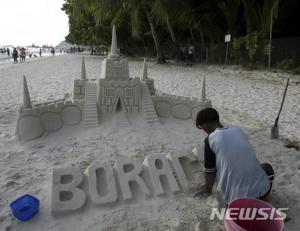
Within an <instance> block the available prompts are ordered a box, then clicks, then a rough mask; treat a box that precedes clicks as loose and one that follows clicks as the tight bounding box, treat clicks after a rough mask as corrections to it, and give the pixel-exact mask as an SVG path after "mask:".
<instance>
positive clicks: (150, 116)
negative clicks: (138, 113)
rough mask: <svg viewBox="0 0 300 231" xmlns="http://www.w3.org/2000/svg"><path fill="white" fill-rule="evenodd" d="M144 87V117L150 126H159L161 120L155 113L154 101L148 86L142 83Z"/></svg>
mask: <svg viewBox="0 0 300 231" xmlns="http://www.w3.org/2000/svg"><path fill="white" fill-rule="evenodd" d="M141 86H142V108H143V109H142V110H143V116H144V118H145V119H146V122H147V123H148V124H159V119H158V116H157V113H156V111H155V108H154V105H153V101H152V98H151V95H150V91H149V89H148V86H147V84H146V83H145V82H144V83H143V82H142V83H141Z"/></svg>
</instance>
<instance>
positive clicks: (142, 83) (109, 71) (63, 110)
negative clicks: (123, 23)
mask: <svg viewBox="0 0 300 231" xmlns="http://www.w3.org/2000/svg"><path fill="white" fill-rule="evenodd" d="M210 106H211V102H210V101H209V100H207V99H206V95H205V78H203V82H202V89H201V94H200V96H199V99H198V98H187V97H180V96H175V95H168V94H164V93H161V92H159V91H157V90H155V87H154V80H153V79H149V78H148V76H147V64H146V60H144V66H143V74H142V77H141V78H138V77H135V78H131V77H130V76H129V66H128V60H127V59H125V58H121V57H120V54H119V50H118V49H117V37H116V30H115V27H114V26H113V30H112V43H111V52H110V53H109V54H108V57H107V58H105V59H104V60H103V61H102V69H101V75H100V78H99V79H88V78H87V74H86V68H85V61H84V58H83V59H82V68H81V79H77V80H74V88H73V94H66V96H65V97H64V98H63V99H61V100H57V101H53V102H46V103H41V104H35V105H33V104H32V102H31V99H30V94H29V91H28V87H27V82H26V78H25V76H24V78H23V105H22V107H20V108H18V111H17V125H16V135H17V137H18V139H19V140H21V141H29V140H33V139H37V138H39V137H41V136H43V135H44V134H47V133H50V132H56V131H58V130H60V129H63V127H65V126H82V127H85V128H94V127H98V126H101V124H102V123H105V122H108V121H109V120H112V119H113V121H111V122H112V123H113V124H114V125H116V126H117V127H123V126H130V124H131V123H133V122H135V120H136V118H137V117H139V118H142V121H144V123H145V124H150V125H154V124H158V125H159V124H160V118H168V117H174V118H177V119H180V120H188V119H195V116H196V114H197V112H198V111H199V110H201V109H203V108H206V107H210Z"/></svg>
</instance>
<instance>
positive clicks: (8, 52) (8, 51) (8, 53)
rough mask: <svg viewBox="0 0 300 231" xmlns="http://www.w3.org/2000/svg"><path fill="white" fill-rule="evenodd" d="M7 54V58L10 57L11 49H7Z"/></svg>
mask: <svg viewBox="0 0 300 231" xmlns="http://www.w3.org/2000/svg"><path fill="white" fill-rule="evenodd" d="M6 53H7V56H9V55H10V50H9V48H7V50H6Z"/></svg>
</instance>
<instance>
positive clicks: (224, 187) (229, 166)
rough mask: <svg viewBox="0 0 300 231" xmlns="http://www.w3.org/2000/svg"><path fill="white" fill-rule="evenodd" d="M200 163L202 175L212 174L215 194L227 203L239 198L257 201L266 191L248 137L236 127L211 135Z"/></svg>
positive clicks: (266, 188)
mask: <svg viewBox="0 0 300 231" xmlns="http://www.w3.org/2000/svg"><path fill="white" fill-rule="evenodd" d="M207 145H209V147H207ZM209 149H211V150H209ZM213 155H215V156H213ZM204 161H205V163H204V164H205V169H204V171H205V172H207V173H212V172H215V171H216V181H217V185H218V190H220V191H221V192H222V194H223V197H224V200H225V201H226V202H227V203H230V202H231V201H232V200H235V199H237V198H241V197H254V198H259V197H261V196H263V195H264V194H265V193H267V191H268V190H269V188H270V182H269V179H268V176H267V174H266V173H265V171H264V170H263V169H262V167H261V165H260V163H259V161H258V160H257V158H256V155H255V152H254V150H253V148H252V146H251V144H250V142H249V139H248V136H247V135H246V134H245V133H244V132H243V131H242V129H241V128H239V127H236V126H226V127H222V128H217V129H216V130H215V131H214V132H213V133H211V134H210V135H209V136H208V139H206V142H205V158H204ZM214 162H215V163H214Z"/></svg>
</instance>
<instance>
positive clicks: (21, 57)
mask: <svg viewBox="0 0 300 231" xmlns="http://www.w3.org/2000/svg"><path fill="white" fill-rule="evenodd" d="M25 58H26V50H25V48H24V47H22V48H21V50H20V62H21V63H24V62H25Z"/></svg>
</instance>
